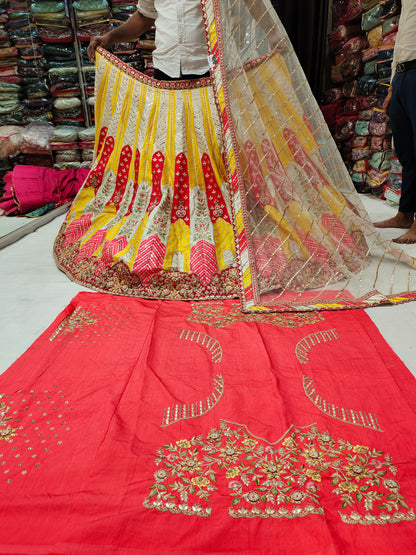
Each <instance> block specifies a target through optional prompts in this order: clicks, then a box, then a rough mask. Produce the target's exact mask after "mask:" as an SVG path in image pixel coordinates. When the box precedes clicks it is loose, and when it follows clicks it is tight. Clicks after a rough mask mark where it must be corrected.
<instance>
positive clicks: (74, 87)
mask: <svg viewBox="0 0 416 555" xmlns="http://www.w3.org/2000/svg"><path fill="white" fill-rule="evenodd" d="M48 81H49V85H50V90H51V93H52V95H53V97H54V101H53V121H54V123H55V124H57V125H74V126H80V127H83V126H84V121H85V118H84V113H83V109H82V105H81V99H80V97H79V96H78V95H79V91H80V88H79V87H80V85H79V76H78V68H77V67H75V66H69V67H67V66H63V67H53V68H51V69H49V72H48Z"/></svg>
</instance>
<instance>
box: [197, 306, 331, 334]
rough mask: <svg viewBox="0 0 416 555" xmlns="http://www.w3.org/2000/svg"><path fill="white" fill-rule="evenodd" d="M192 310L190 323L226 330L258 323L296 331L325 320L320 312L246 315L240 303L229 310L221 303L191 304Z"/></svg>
mask: <svg viewBox="0 0 416 555" xmlns="http://www.w3.org/2000/svg"><path fill="white" fill-rule="evenodd" d="M191 309H192V312H191V313H190V314H189V316H188V318H187V319H188V321H189V322H196V323H198V324H207V325H208V326H213V327H215V328H226V327H227V326H230V325H231V324H234V323H235V322H257V323H259V324H272V325H274V326H280V327H284V328H291V329H295V328H299V327H301V326H304V325H306V324H316V323H318V322H323V321H324V320H325V318H324V316H323V314H322V313H320V312H313V313H309V312H297V313H290V312H287V313H284V314H283V313H252V314H246V313H244V312H241V311H240V305H239V302H238V301H233V302H232V303H231V307H229V308H228V307H227V306H226V305H225V304H224V303H223V302H221V301H213V302H198V303H191Z"/></svg>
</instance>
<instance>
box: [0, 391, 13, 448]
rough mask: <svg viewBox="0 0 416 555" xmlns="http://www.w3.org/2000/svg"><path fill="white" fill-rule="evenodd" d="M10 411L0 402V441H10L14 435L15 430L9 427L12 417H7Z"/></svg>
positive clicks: (1, 396) (0, 397) (1, 397)
mask: <svg viewBox="0 0 416 555" xmlns="http://www.w3.org/2000/svg"><path fill="white" fill-rule="evenodd" d="M3 397H4V395H0V399H3ZM9 410H10V406H8V405H6V403H5V402H4V401H2V400H0V441H10V440H11V438H12V437H14V436H15V435H16V431H17V429H16V428H12V427H11V426H10V424H9V423H10V420H13V417H12V416H8V415H7V413H8V412H9Z"/></svg>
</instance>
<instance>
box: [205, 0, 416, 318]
mask: <svg viewBox="0 0 416 555" xmlns="http://www.w3.org/2000/svg"><path fill="white" fill-rule="evenodd" d="M201 5H202V8H203V13H204V18H205V23H206V30H207V38H208V44H209V49H210V54H211V56H210V57H211V61H212V73H213V82H214V88H215V93H216V99H217V103H218V108H219V112H220V115H221V118H222V123H223V129H224V143H225V150H226V154H227V162H228V172H229V182H230V187H231V189H232V208H233V220H234V224H235V241H236V248H237V253H238V257H239V268H240V294H241V300H242V307H243V309H244V310H246V311H248V310H282V311H290V310H322V309H324V308H330V309H332V308H353V307H366V306H370V305H376V304H384V303H398V302H404V301H407V300H411V299H414V298H415V297H416V294H415V290H416V271H415V264H414V259H413V258H411V257H409V256H408V255H406V254H405V253H404V252H403V251H401V250H400V249H398V248H393V247H392V246H391V243H390V242H386V241H383V240H382V239H381V237H380V235H379V233H378V231H377V230H376V229H375V228H374V227H373V225H372V224H371V222H370V220H369V217H368V215H367V213H366V211H365V209H364V207H363V206H362V204H361V201H360V199H359V196H358V194H357V193H356V192H355V189H354V186H353V184H352V182H351V180H350V177H349V175H348V172H347V170H346V168H345V166H344V164H343V161H342V159H341V157H340V155H339V152H338V150H337V148H336V145H335V143H334V141H333V139H332V137H331V135H330V133H329V130H328V128H327V126H326V124H325V122H324V119H323V116H322V114H321V111H320V109H319V106H318V105H317V103H316V101H315V99H314V97H313V94H312V92H311V90H310V87H309V85H308V83H307V81H306V78H305V75H304V73H303V71H302V69H301V67H300V65H299V62H298V60H297V57H296V55H295V53H294V51H293V48H292V46H291V44H290V41H289V39H288V37H287V34H286V32H285V30H284V28H283V26H282V24H281V23H280V21H279V19H278V16H277V14H276V12H275V10H274V9H273V7H272V5H271V4H270V2H269V1H268V0H201Z"/></svg>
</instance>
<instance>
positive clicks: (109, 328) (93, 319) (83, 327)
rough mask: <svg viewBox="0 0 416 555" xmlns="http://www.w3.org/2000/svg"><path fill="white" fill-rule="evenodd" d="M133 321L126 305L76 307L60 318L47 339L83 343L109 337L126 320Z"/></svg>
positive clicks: (116, 331)
mask: <svg viewBox="0 0 416 555" xmlns="http://www.w3.org/2000/svg"><path fill="white" fill-rule="evenodd" d="M130 321H134V315H133V313H132V312H131V310H130V309H129V308H127V307H117V306H113V305H92V306H91V307H90V308H84V307H77V308H76V309H75V310H74V312H73V313H72V314H70V315H69V316H67V317H66V318H64V319H63V320H62V322H61V323H60V325H59V326H58V327H57V328H56V330H55V331H54V332H53V334H52V335H51V336H50V337H49V341H64V340H65V341H68V342H69V343H73V342H80V343H82V344H84V345H87V344H88V343H95V342H96V341H98V340H103V339H104V338H106V337H111V336H113V335H115V334H117V333H119V330H120V329H123V325H124V324H126V323H127V322H130Z"/></svg>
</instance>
